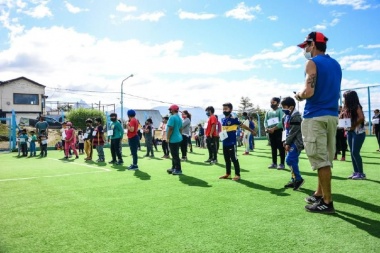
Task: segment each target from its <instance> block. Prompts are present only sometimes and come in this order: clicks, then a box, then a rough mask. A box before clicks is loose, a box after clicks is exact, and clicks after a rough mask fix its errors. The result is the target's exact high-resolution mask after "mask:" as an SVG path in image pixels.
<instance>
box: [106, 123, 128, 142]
mask: <svg viewBox="0 0 380 253" xmlns="http://www.w3.org/2000/svg"><path fill="white" fill-rule="evenodd" d="M110 130H113V134H112V136H108V137H109V138H111V139H112V140H113V139H122V138H123V136H124V129H123V127H122V126H121V124H120V122H119V121H117V120H116V121H115V122H112V124H111V126H110Z"/></svg>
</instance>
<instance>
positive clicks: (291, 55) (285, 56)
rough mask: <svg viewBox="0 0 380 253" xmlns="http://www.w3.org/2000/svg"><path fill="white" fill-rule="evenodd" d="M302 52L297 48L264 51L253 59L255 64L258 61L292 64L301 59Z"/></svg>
mask: <svg viewBox="0 0 380 253" xmlns="http://www.w3.org/2000/svg"><path fill="white" fill-rule="evenodd" d="M302 57H303V56H302V51H301V50H300V49H299V48H297V47H296V46H291V47H287V48H284V49H282V50H281V51H267V50H266V51H263V52H261V53H259V54H256V55H254V56H252V57H251V60H252V61H253V62H256V61H263V60H264V61H278V62H282V63H292V62H295V61H296V60H298V59H301V58H302Z"/></svg>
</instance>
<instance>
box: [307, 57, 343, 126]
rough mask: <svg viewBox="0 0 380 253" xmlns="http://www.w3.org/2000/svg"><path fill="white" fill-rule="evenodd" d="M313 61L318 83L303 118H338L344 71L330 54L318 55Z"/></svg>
mask: <svg viewBox="0 0 380 253" xmlns="http://www.w3.org/2000/svg"><path fill="white" fill-rule="evenodd" d="M311 60H312V61H313V62H314V63H315V65H316V66H317V83H316V85H315V89H314V95H313V96H312V97H311V98H308V99H307V100H306V105H305V109H304V114H303V117H304V118H306V119H307V118H314V117H321V116H336V117H337V116H338V101H339V98H340V84H341V81H342V69H341V67H340V65H339V63H338V62H337V61H336V60H334V59H333V58H331V57H330V56H329V55H328V54H326V55H317V56H315V57H313V58H312V59H311Z"/></svg>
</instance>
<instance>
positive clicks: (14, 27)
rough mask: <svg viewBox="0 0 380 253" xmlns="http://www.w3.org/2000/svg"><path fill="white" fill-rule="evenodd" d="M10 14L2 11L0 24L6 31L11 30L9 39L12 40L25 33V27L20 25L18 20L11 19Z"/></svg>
mask: <svg viewBox="0 0 380 253" xmlns="http://www.w3.org/2000/svg"><path fill="white" fill-rule="evenodd" d="M9 13H10V12H9V11H5V10H1V13H0V23H1V24H2V25H3V27H4V28H5V29H8V30H9V37H10V38H11V39H12V38H14V37H15V36H17V35H18V34H21V33H22V32H23V31H24V28H25V27H24V26H23V25H20V24H19V23H18V20H17V19H12V20H11V19H10V16H9V15H10V14H9Z"/></svg>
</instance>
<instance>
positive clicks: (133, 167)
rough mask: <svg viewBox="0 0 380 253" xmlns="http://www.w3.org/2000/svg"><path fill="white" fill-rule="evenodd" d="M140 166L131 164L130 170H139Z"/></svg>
mask: <svg viewBox="0 0 380 253" xmlns="http://www.w3.org/2000/svg"><path fill="white" fill-rule="evenodd" d="M138 169H139V166H137V165H133V164H131V166H129V167H128V170H138Z"/></svg>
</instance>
